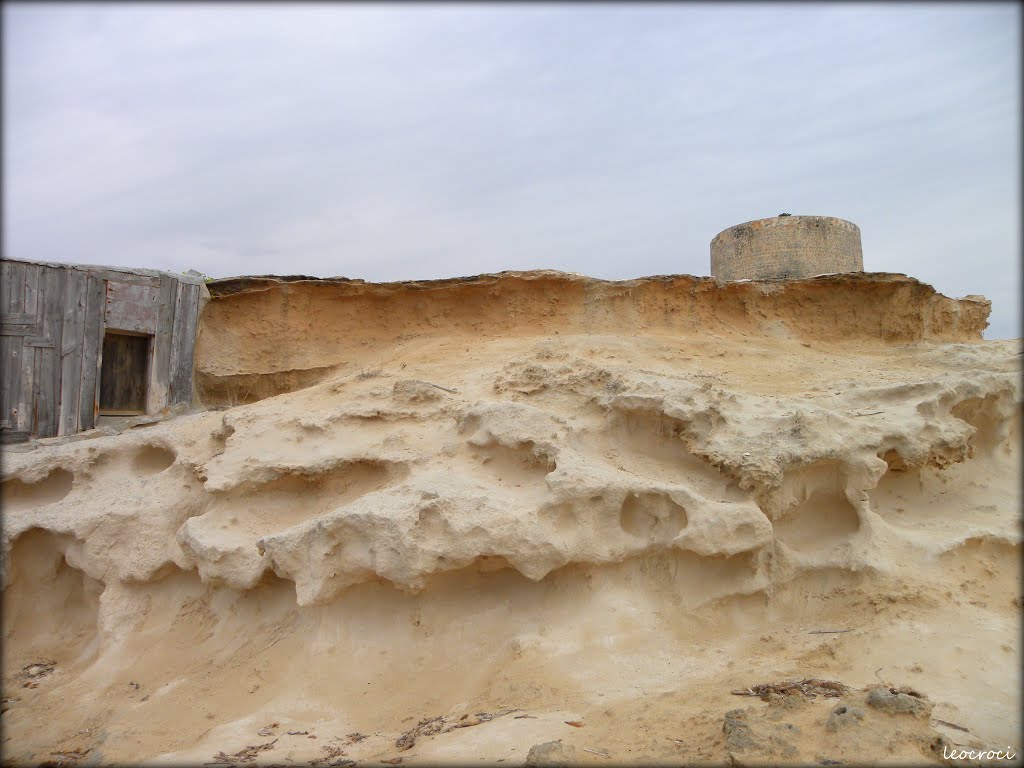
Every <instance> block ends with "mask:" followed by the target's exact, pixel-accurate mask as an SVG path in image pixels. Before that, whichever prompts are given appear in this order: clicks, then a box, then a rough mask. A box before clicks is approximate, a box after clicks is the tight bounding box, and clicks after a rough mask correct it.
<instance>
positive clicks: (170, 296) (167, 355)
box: [150, 275, 178, 410]
mask: <svg viewBox="0 0 1024 768" xmlns="http://www.w3.org/2000/svg"><path fill="white" fill-rule="evenodd" d="M177 289H178V281H177V280H175V279H174V278H172V277H169V276H166V275H165V276H164V277H162V278H161V279H160V311H159V314H158V315H157V323H156V335H155V336H154V337H153V375H152V376H151V377H150V386H151V387H152V389H153V393H152V394H153V404H154V406H155V407H156V409H157V410H159V409H160V408H163V407H165V406H166V405H167V404H168V394H169V387H170V381H171V338H172V331H173V330H174V303H175V298H176V297H177Z"/></svg>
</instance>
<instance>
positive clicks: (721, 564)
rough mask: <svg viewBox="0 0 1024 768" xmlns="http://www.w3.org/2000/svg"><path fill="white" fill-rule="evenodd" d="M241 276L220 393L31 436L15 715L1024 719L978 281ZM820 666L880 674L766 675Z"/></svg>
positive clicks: (100, 719)
mask: <svg viewBox="0 0 1024 768" xmlns="http://www.w3.org/2000/svg"><path fill="white" fill-rule="evenodd" d="M211 294H212V295H213V299H212V301H211V302H210V304H209V305H208V307H207V310H206V313H205V314H204V317H203V320H202V324H201V333H200V338H199V352H198V359H197V370H198V375H199V379H200V387H201V390H202V392H203V395H204V397H205V398H206V399H207V401H208V402H213V403H219V404H220V405H219V409H218V410H204V411H199V412H196V413H192V414H189V415H184V416H179V417H177V418H173V419H169V420H166V421H163V422H161V423H158V424H154V425H149V426H145V427H142V428H136V429H128V430H125V431H123V432H121V433H119V434H100V433H96V435H95V436H89V437H91V439H80V440H75V441H60V440H54V441H43V442H42V443H41V444H38V445H35V446H29V447H28V449H24V450H23V449H17V450H16V449H8V450H5V453H4V457H3V458H4V462H3V499H4V529H3V539H2V552H3V578H4V582H3V583H4V615H3V619H4V639H5V653H4V659H3V664H4V667H3V672H4V677H5V681H6V683H7V685H6V686H5V693H6V694H7V696H8V697H9V699H10V700H8V701H6V702H5V707H6V709H7V711H6V712H5V713H4V714H3V717H4V725H5V729H4V739H5V742H4V753H5V755H9V756H11V757H14V758H16V759H20V760H22V761H25V762H34V761H36V760H37V759H42V758H45V757H47V755H48V754H49V753H50V752H55V751H56V752H60V753H61V754H68V753H69V751H74V750H89V751H88V752H81V755H80V757H79V758H76V759H75V760H72V762H76V761H77V760H82V761H83V762H82V764H85V762H84V761H86V760H87V759H93V760H101V761H126V760H137V759H139V758H147V759H154V760H157V761H158V762H160V761H163V762H172V763H173V762H178V763H181V762H190V763H194V762H198V763H201V762H204V761H209V760H212V759H214V757H215V756H216V755H217V753H218V752H221V753H224V754H225V755H226V756H227V757H228V758H230V757H231V756H235V759H236V760H239V759H240V758H238V755H239V754H242V755H245V754H248V753H246V752H245V750H246V749H248V748H252V749H255V750H256V751H255V752H253V753H252V755H254V756H255V757H256V759H257V761H258V762H264V763H269V762H281V761H282V760H294V761H297V762H303V761H309V760H321V761H322V762H321V763H319V764H330V763H332V762H333V763H338V762H339V761H343V760H346V759H354V760H357V761H359V762H364V761H370V762H374V761H378V762H379V761H380V760H382V759H392V758H396V757H402V758H403V761H404V762H403V764H416V763H417V762H422V763H425V764H426V763H436V762H438V761H448V762H465V761H466V760H468V759H470V758H474V759H475V758H477V757H482V758H483V759H484V760H485V761H489V762H497V761H499V760H501V761H504V762H506V763H510V764H517V763H518V764H522V762H523V760H525V758H526V757H527V753H528V751H529V750H530V748H531V746H534V745H537V744H541V743H546V742H551V741H559V740H560V741H561V745H562V746H559V747H558V749H563V747H564V749H565V750H568V749H570V748H571V749H573V750H574V752H573V755H574V758H573V759H575V760H576V761H578V762H598V763H600V762H606V761H608V760H610V759H613V760H614V762H616V763H617V764H620V763H625V762H642V763H644V764H650V763H652V762H661V761H664V762H670V763H671V762H675V763H678V762H679V761H681V760H682V761H685V762H700V761H709V762H714V763H720V762H724V761H726V760H729V759H733V760H736V761H739V762H743V761H746V762H754V763H757V762H766V761H767V762H773V763H777V762H787V761H789V762H802V763H806V762H815V761H819V760H825V759H828V760H844V761H847V762H850V761H852V762H872V761H875V760H877V759H881V758H885V759H892V760H897V761H901V760H902V761H906V762H913V763H917V762H920V761H921V760H935V761H938V760H940V758H941V752H942V748H943V747H944V746H945V747H949V748H952V746H955V745H956V744H961V745H974V746H982V745H984V746H986V747H993V748H1000V747H1003V748H1005V747H1006V746H1010V745H1012V742H1013V740H1014V739H1015V738H1016V734H1017V733H1018V731H1019V726H1020V720H1019V717H1020V715H1019V713H1020V700H1019V699H1020V697H1019V689H1020V678H1019V669H1018V667H1017V663H1016V662H1017V657H1018V653H1019V650H1020V638H1019V621H1020V609H1021V601H1020V594H1019V575H1020V569H1019V556H1020V541H1021V526H1020V519H1019V516H1018V508H1019V478H1020V467H1019V451H1018V442H1019V430H1020V412H1021V386H1020V372H1021V370H1020V360H1021V358H1020V345H1019V343H1018V342H984V341H981V340H980V335H981V331H982V329H983V328H984V324H985V318H986V316H987V302H985V301H984V300H982V299H980V298H970V299H964V300H954V299H949V298H947V297H944V296H941V295H939V294H936V293H935V292H934V291H933V290H932V289H931V288H930V287H928V286H925V285H923V284H921V283H919V282H917V281H914V280H911V279H909V278H905V277H903V276H894V275H883V276H878V275H861V276H850V275H844V276H829V277H822V278H814V279H811V280H804V281H793V282H785V281H782V282H771V283H737V284H720V283H716V282H714V281H709V280H702V279H698V278H690V277H667V278H653V279H650V280H645V281H644V280H638V281H630V282H629V283H603V282H600V281H593V280H589V279H586V278H581V277H575V276H569V275H563V274H560V273H511V274H506V275H499V276H485V277H480V278H473V279H468V280H461V281H460V280H453V281H438V282H432V283H411V284H410V283H403V284H392V285H385V286H374V285H368V284H364V283H359V282H356V281H323V282H312V281H307V280H291V279H279V278H246V279H239V280H237V281H222V282H221V283H219V284H215V285H214V286H213V288H212V290H211ZM247 377H248V378H247ZM246 387H248V391H247V393H246V392H245V391H244V390H245V388H246ZM246 400H251V401H254V402H249V403H248V404H242V405H234V406H232V407H227V404H229V403H232V402H243V401H246ZM257 400H258V401H257ZM47 664H50V667H49V669H51V670H52V671H46V672H40V671H39V669H37V667H38V668H44V669H45V668H46V665H47ZM32 665H36V666H35V667H32ZM40 665H41V666H40ZM802 678H813V679H823V680H831V681H836V682H840V683H843V684H844V685H845V686H848V687H847V688H845V689H841V690H842V692H841V693H840V694H838V695H837V696H836V697H835V698H833V697H832V696H831V695H824V694H820V695H816V696H813V697H812V696H809V695H805V694H804V693H801V692H800V691H797V692H795V693H794V692H793V691H790V694H789V695H784V694H777V695H770V694H766V699H768V702H767V703H766V704H762V703H761V702H760V701H759V700H758V699H756V698H740V697H739V696H738V695H737V694H736V693H733V692H734V691H739V692H740V693H742V692H743V691H744V689H750V688H751V687H752V686H755V685H756V684H760V683H767V682H776V683H777V682H780V681H786V680H789V681H792V680H798V679H802ZM881 681H884V682H885V683H886V687H885V688H884V689H883V688H879V687H877V686H881ZM23 685H27V686H28V687H23ZM871 686H876V688H874V689H872V688H871ZM901 686H903V687H904V688H905V689H906V690H909V691H910V693H907V692H906V691H903V692H901V691H900V687H901ZM808 690H811V689H808ZM871 690H875V691H880V693H871ZM885 691H888V692H885ZM751 692H755V691H754V690H751ZM899 696H903V697H904V698H903V699H899V698H898V697H899ZM886 697H889V698H886ZM890 699H891V700H890ZM910 699H913V700H914V701H917V702H921V703H920V704H914V703H913V701H912V702H910V703H909V704H908V703H907V701H909V700H910ZM844 707H845V708H844ZM900 707H904V709H905V711H903V710H901V709H900ZM840 708H844V709H843V711H842V712H839V711H838V710H839V709H840ZM848 710H849V712H848ZM858 712H859V713H860V714H859V715H858V714H856V713H858ZM44 713H45V714H44ZM463 715H465V716H466V717H465V718H463ZM431 718H435V719H431ZM436 718H440V720H438V719H436ZM950 723H952V724H953V725H952V726H951V725H949V724H950ZM470 726H472V727H470ZM314 737H315V738H314ZM364 737H365V738H364ZM268 744H269V745H270V746H266V745H268ZM1013 746H1015V747H1017V748H1018V750H1019V747H1020V746H1021V745H1013ZM552 749H554V748H552ZM332 750H333V752H332ZM75 754H78V753H75ZM535 754H536V753H535ZM61 759H65V758H61Z"/></svg>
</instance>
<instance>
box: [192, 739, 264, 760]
mask: <svg viewBox="0 0 1024 768" xmlns="http://www.w3.org/2000/svg"><path fill="white" fill-rule="evenodd" d="M276 743H277V739H274V740H273V741H269V742H267V743H266V744H256V745H254V746H248V747H246V748H245V749H241V750H239V751H238V752H235V754H233V755H225V754H224V753H223V752H218V753H217V754H216V755H214V756H213V760H211V761H210V762H207V763H203V765H235V764H236V763H251V762H254V761H255V760H256V758H257V756H258V755H259V753H260V752H264V751H266V750H268V749H273V748H274V745H275V744H276Z"/></svg>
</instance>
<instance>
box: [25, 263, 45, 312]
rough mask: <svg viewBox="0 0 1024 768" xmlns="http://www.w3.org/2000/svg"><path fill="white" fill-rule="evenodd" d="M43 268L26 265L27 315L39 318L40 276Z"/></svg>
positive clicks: (36, 265) (35, 265)
mask: <svg viewBox="0 0 1024 768" xmlns="http://www.w3.org/2000/svg"><path fill="white" fill-rule="evenodd" d="M42 270H43V268H42V267H40V266H39V265H38V264H26V265H25V288H24V290H25V314H26V315H30V316H32V317H36V318H38V317H39V310H40V309H41V308H42V307H41V306H40V305H39V302H38V299H39V274H40V272H42Z"/></svg>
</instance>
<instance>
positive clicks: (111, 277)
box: [89, 269, 160, 288]
mask: <svg viewBox="0 0 1024 768" xmlns="http://www.w3.org/2000/svg"><path fill="white" fill-rule="evenodd" d="M89 274H90V275H92V276H93V277H98V278H99V279H101V280H106V281H107V282H109V283H135V284H137V285H145V286H148V287H151V288H159V287H160V278H159V277H152V276H149V275H139V274H135V273H133V272H115V271H114V270H112V269H95V270H89Z"/></svg>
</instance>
